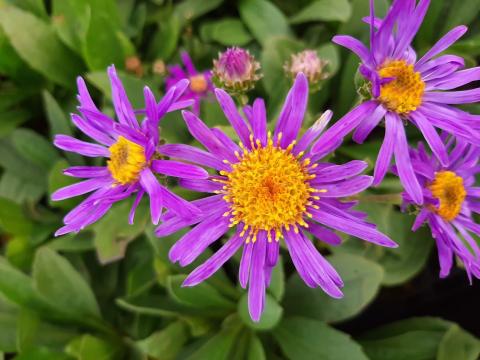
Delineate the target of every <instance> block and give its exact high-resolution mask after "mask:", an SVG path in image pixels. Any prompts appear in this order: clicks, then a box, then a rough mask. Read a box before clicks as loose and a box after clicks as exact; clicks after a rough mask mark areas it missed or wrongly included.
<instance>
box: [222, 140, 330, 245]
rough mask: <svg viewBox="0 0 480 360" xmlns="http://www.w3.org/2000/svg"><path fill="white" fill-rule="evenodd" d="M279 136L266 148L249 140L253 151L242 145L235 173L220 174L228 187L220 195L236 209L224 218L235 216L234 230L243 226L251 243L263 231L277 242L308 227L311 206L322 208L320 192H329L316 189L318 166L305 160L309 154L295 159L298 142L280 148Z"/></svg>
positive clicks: (269, 142)
mask: <svg viewBox="0 0 480 360" xmlns="http://www.w3.org/2000/svg"><path fill="white" fill-rule="evenodd" d="M280 139H281V134H279V136H278V138H277V141H276V143H275V144H274V141H273V140H272V137H271V134H268V140H267V144H266V145H265V146H263V145H262V144H261V142H260V141H259V140H256V141H254V138H253V136H250V143H251V149H250V150H249V149H246V147H245V146H244V145H243V144H242V143H240V147H241V149H242V153H239V152H235V155H236V157H237V159H238V162H236V163H230V162H229V161H227V160H224V162H225V163H228V164H230V166H231V169H232V170H231V171H221V172H220V175H223V176H224V178H223V179H216V181H219V182H221V183H223V184H224V186H223V189H222V190H221V191H219V193H222V194H224V197H223V198H224V199H225V200H226V201H227V202H229V203H230V204H231V207H230V210H229V211H227V212H226V213H225V214H224V216H231V218H230V226H235V225H237V224H239V223H243V224H244V228H243V230H242V232H241V234H240V235H241V236H244V235H245V234H246V233H247V232H248V234H247V238H246V242H247V243H248V242H250V241H252V242H255V241H256V239H257V235H258V232H259V231H262V230H263V231H266V232H267V239H268V241H269V242H271V241H272V236H273V235H275V236H274V237H275V239H276V240H277V241H278V240H280V239H281V238H282V229H285V230H287V231H288V230H290V228H293V230H294V231H295V232H298V226H304V227H307V223H306V222H305V221H304V219H303V217H304V216H307V217H312V215H311V214H310V213H309V212H308V209H307V207H312V208H318V206H317V205H315V204H313V203H312V201H313V200H318V199H319V197H318V196H317V195H315V193H321V192H324V191H325V190H318V189H314V188H312V187H311V186H310V181H311V180H312V179H313V178H315V175H314V174H311V173H310V172H309V170H311V169H314V168H315V167H316V166H317V164H311V160H310V159H309V158H305V159H302V157H303V155H304V153H303V152H302V153H299V154H297V155H294V154H292V149H293V147H294V146H295V141H294V142H292V143H291V144H290V145H289V146H288V147H287V148H285V149H284V148H281V147H280V146H279V142H280Z"/></svg>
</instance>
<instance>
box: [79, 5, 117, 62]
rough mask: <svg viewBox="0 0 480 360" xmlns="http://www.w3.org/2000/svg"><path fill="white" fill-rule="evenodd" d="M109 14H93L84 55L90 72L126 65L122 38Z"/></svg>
mask: <svg viewBox="0 0 480 360" xmlns="http://www.w3.org/2000/svg"><path fill="white" fill-rule="evenodd" d="M117 31H118V30H117V28H115V27H114V25H113V24H112V22H111V21H110V18H109V16H108V15H107V14H96V13H92V18H91V20H90V26H89V28H88V32H87V35H86V38H85V43H84V46H83V55H84V58H85V61H86V63H87V65H88V68H89V69H90V70H102V71H104V70H105V68H106V67H107V66H109V65H111V64H115V65H116V66H117V67H119V68H123V67H124V65H125V54H124V52H123V46H122V43H121V41H120V38H119V36H118V34H117Z"/></svg>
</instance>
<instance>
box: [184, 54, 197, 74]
mask: <svg viewBox="0 0 480 360" xmlns="http://www.w3.org/2000/svg"><path fill="white" fill-rule="evenodd" d="M180 57H181V58H182V62H183V65H185V68H186V69H187V71H188V74H189V75H195V74H196V73H197V69H195V65H193V62H192V59H191V58H190V55H188V53H187V52H186V51H182V53H181V54H180Z"/></svg>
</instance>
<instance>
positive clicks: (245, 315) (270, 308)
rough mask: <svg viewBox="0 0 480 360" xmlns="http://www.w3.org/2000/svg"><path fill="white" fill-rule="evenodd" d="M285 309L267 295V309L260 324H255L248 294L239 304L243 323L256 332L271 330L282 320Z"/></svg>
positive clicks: (239, 313)
mask: <svg viewBox="0 0 480 360" xmlns="http://www.w3.org/2000/svg"><path fill="white" fill-rule="evenodd" d="M282 314H283V309H282V307H281V306H280V305H279V304H278V303H277V302H276V301H275V299H274V298H273V297H272V296H271V295H269V294H266V297H265V308H264V311H263V313H262V317H261V318H260V321H259V322H254V321H253V320H252V319H251V317H250V313H249V310H248V294H247V293H245V294H244V295H243V296H242V298H241V299H240V301H239V302H238V315H239V317H240V319H242V321H243V322H244V323H245V324H246V325H248V326H249V327H250V328H252V329H255V330H271V329H273V328H274V327H275V326H277V324H278V323H279V322H280V320H281V319H282Z"/></svg>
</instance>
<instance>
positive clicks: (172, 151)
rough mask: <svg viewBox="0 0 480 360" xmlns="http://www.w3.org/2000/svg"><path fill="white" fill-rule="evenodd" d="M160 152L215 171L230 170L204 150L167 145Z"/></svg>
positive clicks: (159, 148)
mask: <svg viewBox="0 0 480 360" xmlns="http://www.w3.org/2000/svg"><path fill="white" fill-rule="evenodd" d="M158 152H159V153H161V154H163V155H166V156H169V157H171V158H178V159H182V160H185V161H191V162H193V163H197V164H200V165H203V166H208V167H211V168H214V169H215V170H228V168H229V167H228V165H226V164H225V163H223V162H222V161H221V160H220V159H218V158H217V157H215V156H214V155H212V154H210V153H209V152H206V151H204V150H200V149H197V148H196V147H193V146H190V145H183V144H167V145H162V146H159V147H158Z"/></svg>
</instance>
